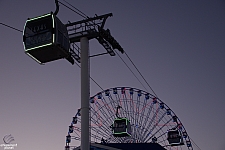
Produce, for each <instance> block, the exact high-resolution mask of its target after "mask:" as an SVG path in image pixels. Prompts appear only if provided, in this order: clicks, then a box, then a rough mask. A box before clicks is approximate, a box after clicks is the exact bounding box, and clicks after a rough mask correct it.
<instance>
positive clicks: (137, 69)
mask: <svg viewBox="0 0 225 150" xmlns="http://www.w3.org/2000/svg"><path fill="white" fill-rule="evenodd" d="M124 53H125V55H126V56H127V58H128V59H129V60H130V62H131V63H132V64H133V66H134V67H135V69H136V70H137V72H138V73H139V74H140V76H141V77H142V78H143V79H144V81H145V83H146V84H147V85H148V87H149V88H150V89H151V91H152V92H153V93H154V94H155V96H156V97H158V96H157V95H156V93H155V92H154V90H153V89H152V87H151V86H150V85H149V83H148V82H147V81H146V79H145V78H144V76H143V75H142V74H141V72H140V71H139V69H138V68H137V67H136V65H135V64H134V62H133V61H132V60H131V58H130V57H129V56H128V54H127V53H126V51H124Z"/></svg>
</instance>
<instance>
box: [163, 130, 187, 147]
mask: <svg viewBox="0 0 225 150" xmlns="http://www.w3.org/2000/svg"><path fill="white" fill-rule="evenodd" d="M167 136H168V137H167V140H168V142H169V144H170V145H171V146H178V145H184V141H183V136H182V133H181V132H180V131H179V130H169V131H168V133H167Z"/></svg>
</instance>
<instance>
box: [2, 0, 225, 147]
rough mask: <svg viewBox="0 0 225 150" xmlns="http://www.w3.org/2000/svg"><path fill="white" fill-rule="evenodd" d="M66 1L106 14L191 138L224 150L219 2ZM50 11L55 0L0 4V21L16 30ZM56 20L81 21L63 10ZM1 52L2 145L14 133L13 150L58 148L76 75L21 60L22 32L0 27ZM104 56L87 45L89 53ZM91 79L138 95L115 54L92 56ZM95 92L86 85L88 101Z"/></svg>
mask: <svg viewBox="0 0 225 150" xmlns="http://www.w3.org/2000/svg"><path fill="white" fill-rule="evenodd" d="M68 2H70V3H71V4H73V5H74V6H75V7H77V8H79V9H80V10H82V11H83V12H85V13H86V14H87V15H88V16H94V14H98V15H101V14H106V13H109V12H112V13H113V17H111V18H109V19H108V20H107V22H106V26H105V27H106V28H110V30H111V33H112V35H113V36H114V37H115V38H116V39H117V40H118V41H119V43H120V44H121V45H122V47H123V48H124V49H125V51H126V52H127V53H128V55H129V56H130V57H131V59H132V60H133V62H134V63H135V64H136V66H137V67H138V68H139V70H140V71H141V72H142V74H143V75H144V77H145V78H146V80H147V81H148V82H149V83H150V85H151V86H152V88H153V89H154V91H155V92H156V93H157V95H158V96H159V98H160V99H161V100H162V101H164V102H165V103H166V104H167V105H168V106H169V107H170V108H171V109H172V110H173V111H174V112H175V113H176V114H177V116H178V117H179V118H180V120H181V121H182V122H183V124H184V126H185V128H186V130H187V131H188V134H189V136H190V137H191V138H192V139H193V140H194V141H195V142H196V143H197V145H198V146H199V147H200V148H201V149H202V150H212V149H213V150H224V149H225V138H224V136H225V109H224V106H225V100H224V98H225V1H224V0H214V1H209V0H205V1H199V0H197V1H196V0H190V1H189V0H188V1H187V0H186V1H178V0H176V1H175V0H171V1H166V0H154V1H148V0H142V1H141V3H140V2H139V1H137V0H136V1H134V0H132V1H119V0H116V1H109V0H108V1H106V0H95V1H73V0H68ZM54 10H55V4H54V1H53V0H51V1H50V0H48V1H47V0H38V1H37V0H32V1H31V0H20V1H16V0H0V22H2V23H5V24H8V25H11V26H13V27H16V28H18V29H21V30H22V29H23V26H24V24H25V21H26V19H27V18H28V17H35V16H39V15H42V14H45V13H49V12H50V11H54ZM58 17H59V18H60V19H61V21H62V22H64V23H66V22H67V21H68V20H70V21H71V22H72V21H78V20H81V19H82V18H81V17H80V16H78V15H77V14H75V13H73V12H71V11H70V10H68V9H66V8H65V7H63V6H60V11H59V14H58ZM0 50H1V55H0V86H1V90H0V96H1V97H0V144H3V141H1V138H3V137H4V135H7V134H12V135H13V136H14V138H15V140H16V143H17V144H18V146H17V147H16V148H15V149H17V150H25V149H32V150H39V149H55V150H56V149H59V150H60V149H61V150H62V149H63V148H64V145H65V136H66V133H67V131H68V125H69V124H70V122H71V119H72V116H73V115H74V114H75V112H76V111H77V109H78V108H79V107H80V69H79V68H78V67H77V66H76V65H74V66H71V65H70V64H69V63H68V62H67V61H65V60H58V61H55V62H51V63H48V64H46V65H44V66H41V65H39V64H37V63H36V62H35V61H33V60H32V59H31V58H29V57H28V56H27V55H25V54H24V49H23V44H22V34H21V33H19V32H17V31H14V30H11V29H9V28H6V27H4V26H1V25H0ZM104 51H105V50H104V49H103V47H102V46H101V45H99V44H98V42H97V41H96V40H92V41H90V52H91V54H96V53H100V52H104ZM122 57H123V58H124V59H125V58H126V57H125V56H122ZM91 76H92V77H93V78H94V79H95V80H96V81H97V82H98V83H99V84H100V85H101V87H103V89H107V88H110V87H115V86H131V87H136V88H140V89H143V90H144V88H143V87H142V86H141V84H140V83H139V82H138V81H137V80H136V79H135V77H133V76H132V74H131V73H130V72H129V70H128V69H127V68H126V67H125V65H124V64H123V63H122V61H121V60H120V59H119V57H118V56H116V57H110V56H107V55H106V56H101V57H96V58H91ZM146 87H147V86H146ZM99 91H101V89H100V88H99V87H98V86H96V85H95V84H94V83H93V82H91V95H95V94H96V93H97V92H99ZM149 91H150V90H149ZM2 149H3V148H2Z"/></svg>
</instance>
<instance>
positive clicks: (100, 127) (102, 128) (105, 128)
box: [91, 116, 111, 134]
mask: <svg viewBox="0 0 225 150" xmlns="http://www.w3.org/2000/svg"><path fill="white" fill-rule="evenodd" d="M100 118H101V120H103V118H102V117H101V116H100ZM91 121H92V122H98V120H95V118H94V117H93V116H91ZM109 127H110V123H108V124H107V122H106V121H102V125H101V126H99V129H101V130H102V131H104V132H107V133H108V134H109V133H111V130H110V129H109Z"/></svg>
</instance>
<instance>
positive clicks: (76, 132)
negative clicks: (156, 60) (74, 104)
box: [66, 87, 193, 150]
mask: <svg viewBox="0 0 225 150" xmlns="http://www.w3.org/2000/svg"><path fill="white" fill-rule="evenodd" d="M80 116H81V114H80V109H78V111H77V113H76V114H75V116H74V117H73V119H72V122H71V124H70V126H69V131H68V135H67V136H66V149H68V150H69V149H71V148H74V147H76V145H77V146H78V145H80V139H81V118H80ZM90 140H91V142H97V143H158V144H159V145H161V146H162V147H164V148H165V149H167V150H193V147H192V144H191V141H190V137H189V136H188V134H187V131H186V130H185V128H184V126H183V124H182V123H181V121H180V119H179V118H178V117H177V115H176V114H175V113H174V112H173V111H172V110H171V109H170V108H169V107H168V106H167V105H166V104H165V103H164V102H163V101H161V100H160V99H159V98H157V97H155V96H154V95H152V94H150V93H148V92H145V91H143V90H140V89H136V88H130V87H115V88H110V89H106V90H104V91H102V92H99V93H97V94H96V95H94V96H93V97H91V98H90Z"/></svg>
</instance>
